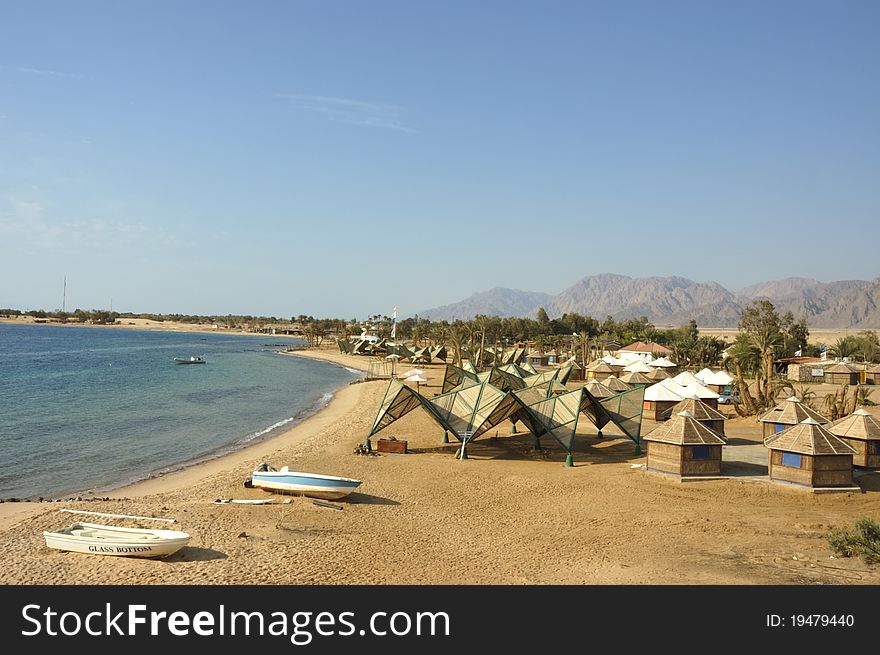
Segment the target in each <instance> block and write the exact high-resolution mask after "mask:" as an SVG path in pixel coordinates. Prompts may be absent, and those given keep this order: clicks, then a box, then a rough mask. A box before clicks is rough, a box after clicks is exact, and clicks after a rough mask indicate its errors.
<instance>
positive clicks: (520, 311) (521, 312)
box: [419, 287, 553, 322]
mask: <svg viewBox="0 0 880 655" xmlns="http://www.w3.org/2000/svg"><path fill="white" fill-rule="evenodd" d="M551 298H553V296H551V295H550V294H549V293H539V292H535V291H520V290H519V289H506V288H504V287H495V288H494V289H490V290H489V291H483V292H481V293H475V294H474V295H472V296H470V297H468V298H465V299H464V300H461V301H459V302H456V303H452V304H450V305H442V306H441V307H435V308H433V309H426V310H424V311H421V312H419V316H421V317H422V318H429V319H431V320H432V321H450V322H452V321H454V320H456V319H462V320H466V321H468V320H470V319H472V318H473V317H474V316H476V315H478V314H485V315H486V316H501V317H512V316H528V315H529V314H531V313H532V312H534V311H535V310H536V309H537V308H538V307H539V306H541V305H544V304H546V303H548V302H549V301H550V299H551Z"/></svg>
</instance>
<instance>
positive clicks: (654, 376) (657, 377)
mask: <svg viewBox="0 0 880 655" xmlns="http://www.w3.org/2000/svg"><path fill="white" fill-rule="evenodd" d="M645 377H646V378H648V379H649V380H651V382H661V381H663V380H669V379H671V378H672V376H671V375H670V374H669V373H668V372H667V371H666V370H665V369H662V368H655V369H654V370H653V371H651V372H650V373H645Z"/></svg>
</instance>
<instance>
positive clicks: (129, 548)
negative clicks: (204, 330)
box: [43, 523, 190, 557]
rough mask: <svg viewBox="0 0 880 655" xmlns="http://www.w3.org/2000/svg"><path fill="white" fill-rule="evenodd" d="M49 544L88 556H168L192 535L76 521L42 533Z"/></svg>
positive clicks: (175, 531)
mask: <svg viewBox="0 0 880 655" xmlns="http://www.w3.org/2000/svg"><path fill="white" fill-rule="evenodd" d="M43 537H44V538H45V539H46V546H48V547H49V548H55V549H57V550H67V551H71V552H75V553H87V554H89V555H115V556H122V557H167V556H168V555H171V554H172V553H176V552H177V551H178V550H180V549H181V548H183V547H184V546H186V544H187V543H189V540H190V536H189V535H188V534H187V533H186V532H181V531H179V530H147V529H143V528H117V527H116V526H111V525H100V524H98V523H74V524H73V525H71V526H70V527H67V528H64V529H62V530H59V531H58V532H43Z"/></svg>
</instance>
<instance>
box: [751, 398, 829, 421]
mask: <svg viewBox="0 0 880 655" xmlns="http://www.w3.org/2000/svg"><path fill="white" fill-rule="evenodd" d="M807 418H811V419H815V420H816V421H817V422H819V423H821V424H822V425H824V424H826V423H829V420H828V419H827V418H825V417H824V416H822V415H821V414H820V413H819V412H817V411H816V410H814V409H811V408H810V407H807V406H806V405H804V404H803V403H802V402H801V401H800V399H798V398H797V397H796V396H791V397H789V398H786V399H785V400H783V401H782V402H781V403H779V404H778V405H777V406H776V407H774V408H773V409H771V410H770V411H769V412H767V413H766V414H764V415H763V416H762V417H761V418H760V419H758V420H759V421H760V422H761V423H780V424H782V425H797V424H798V423H800V422H802V421H803V420H804V419H807Z"/></svg>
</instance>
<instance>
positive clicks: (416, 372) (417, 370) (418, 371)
mask: <svg viewBox="0 0 880 655" xmlns="http://www.w3.org/2000/svg"><path fill="white" fill-rule="evenodd" d="M424 374H425V372H424V371H423V370H422V369H420V368H414V369H412V370H411V371H407V372H406V373H404V374H403V377H409V376H410V375H424Z"/></svg>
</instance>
